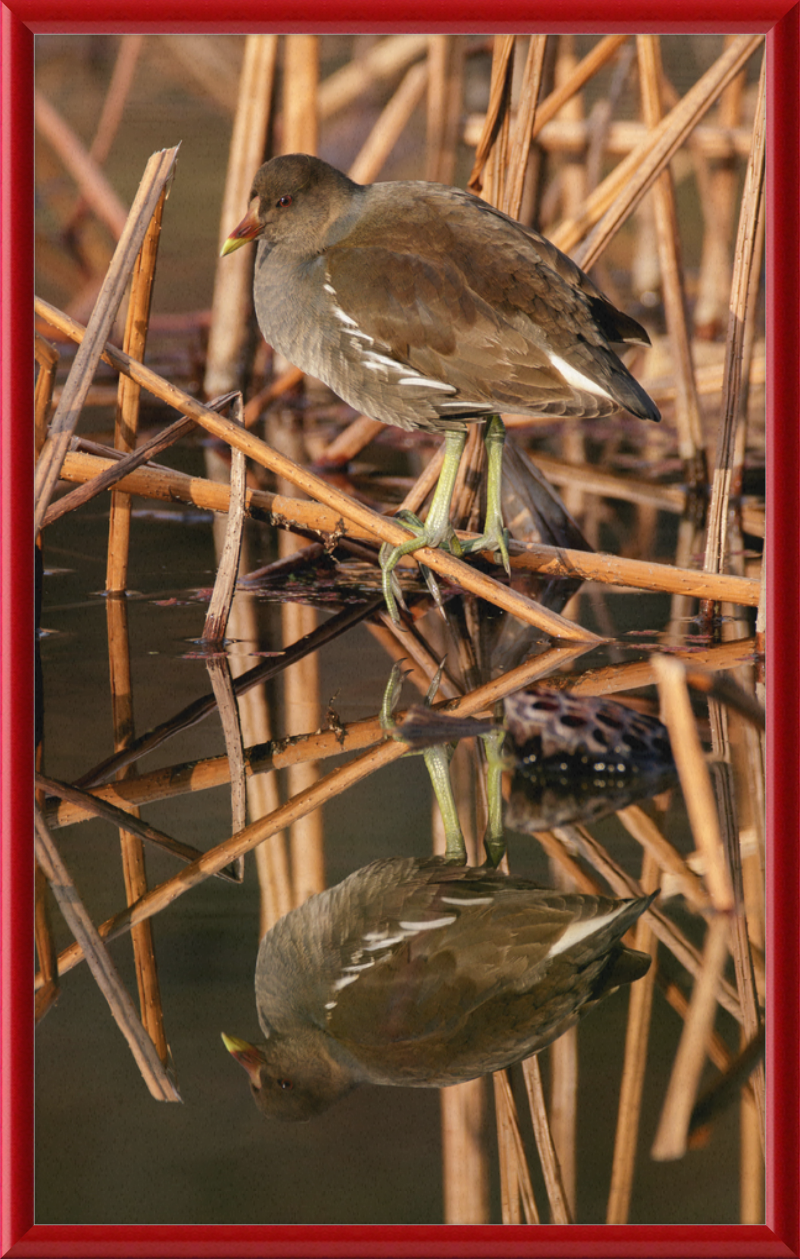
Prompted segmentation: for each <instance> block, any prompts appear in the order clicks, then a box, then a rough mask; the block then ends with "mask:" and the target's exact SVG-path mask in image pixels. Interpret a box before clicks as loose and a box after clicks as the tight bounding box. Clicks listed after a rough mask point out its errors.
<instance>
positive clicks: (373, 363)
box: [362, 350, 400, 371]
mask: <svg viewBox="0 0 800 1259" xmlns="http://www.w3.org/2000/svg"><path fill="white" fill-rule="evenodd" d="M362 361H363V363H364V366H365V367H369V368H373V369H374V370H375V371H377V370H378V369H379V368H381V367H391V368H392V369H393V370H394V371H397V369H398V368H399V367H400V364H399V363H398V362H396V361H395V360H394V359H393V358H389V356H388V354H379V353H378V352H377V350H365V351H364V358H363V360H362Z"/></svg>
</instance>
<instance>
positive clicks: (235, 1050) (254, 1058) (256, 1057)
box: [222, 1032, 261, 1089]
mask: <svg viewBox="0 0 800 1259" xmlns="http://www.w3.org/2000/svg"><path fill="white" fill-rule="evenodd" d="M222 1043H223V1044H224V1046H225V1048H226V1049H227V1051H228V1053H229V1054H230V1055H231V1056H232V1057H233V1058H235V1059H236V1061H237V1062H238V1063H239V1065H240V1066H242V1067H244V1069H245V1071H246V1072H247V1074H248V1075H249V1076H250V1082H251V1084H252V1085H253V1086H254V1087H255V1088H257V1089H258V1088H261V1075H260V1070H261V1055H260V1054H259V1052H258V1050H257V1049H256V1047H255V1045H251V1044H250V1042H249V1041H247V1040H240V1039H239V1037H238V1036H226V1035H225V1033H224V1032H222Z"/></svg>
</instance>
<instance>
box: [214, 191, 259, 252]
mask: <svg viewBox="0 0 800 1259" xmlns="http://www.w3.org/2000/svg"><path fill="white" fill-rule="evenodd" d="M257 214H258V199H257V198H256V197H254V198H253V200H252V201H251V202H250V209H249V210H248V211H247V214H246V215H245V216H244V218H243V219H242V221H241V223H240V224H239V226H238V227H235V228H234V229H233V231H232V232H231V234H230V236H229V237H228V239H227V240H226V241H225V244H224V245H223V246H222V249H221V250H220V257H221V258H224V257H225V255H226V254H232V253H233V251H234V249H239V248H240V247H241V246H242V245H246V244H247V242H248V241H250V240H255V238H256V236H258V235H260V233H261V224H260V223H259V221H258V217H257Z"/></svg>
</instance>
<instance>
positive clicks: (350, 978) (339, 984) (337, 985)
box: [333, 975, 358, 992]
mask: <svg viewBox="0 0 800 1259" xmlns="http://www.w3.org/2000/svg"><path fill="white" fill-rule="evenodd" d="M357 979H358V975H342V977H341V979H336V980H334V984H333V990H334V992H339V991H341V989H342V988H346V987H347V985H348V984H354V983H355V982H356V980H357Z"/></svg>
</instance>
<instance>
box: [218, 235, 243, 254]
mask: <svg viewBox="0 0 800 1259" xmlns="http://www.w3.org/2000/svg"><path fill="white" fill-rule="evenodd" d="M246 244H247V241H246V240H237V239H236V238H235V236H229V237H228V239H227V240H226V241H225V244H224V245H223V246H222V249H221V250H220V251H219V256H220V258H224V257H225V256H226V255H227V254H232V253H233V251H234V249H241V247H242V245H246Z"/></svg>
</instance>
